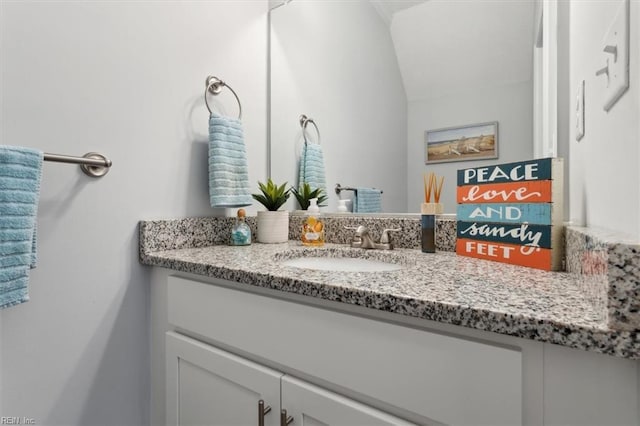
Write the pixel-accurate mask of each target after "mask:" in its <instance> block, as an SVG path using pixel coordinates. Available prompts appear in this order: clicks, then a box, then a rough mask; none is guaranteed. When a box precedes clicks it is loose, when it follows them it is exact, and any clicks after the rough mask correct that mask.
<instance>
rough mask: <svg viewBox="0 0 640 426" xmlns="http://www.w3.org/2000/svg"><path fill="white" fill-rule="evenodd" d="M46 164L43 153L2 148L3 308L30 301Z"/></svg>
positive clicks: (0, 292)
mask: <svg viewBox="0 0 640 426" xmlns="http://www.w3.org/2000/svg"><path fill="white" fill-rule="evenodd" d="M42 161H43V154H42V152H41V151H37V150H33V149H29V148H18V147H12V146H3V145H0V308H6V307H8V306H13V305H17V304H19V303H23V302H26V301H27V300H29V291H28V283H29V269H32V268H35V266H36V216H37V213H38V199H39V196H40V179H41V177H42Z"/></svg>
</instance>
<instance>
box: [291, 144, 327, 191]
mask: <svg viewBox="0 0 640 426" xmlns="http://www.w3.org/2000/svg"><path fill="white" fill-rule="evenodd" d="M303 183H308V184H309V186H310V187H311V189H316V188H320V189H322V191H323V192H324V194H325V195H328V194H327V184H326V180H325V173H324V157H323V155H322V147H321V146H320V145H319V144H315V143H314V144H312V143H307V142H305V143H304V145H303V146H302V153H301V154H300V170H299V172H298V187H300V186H301V185H302V184H303Z"/></svg>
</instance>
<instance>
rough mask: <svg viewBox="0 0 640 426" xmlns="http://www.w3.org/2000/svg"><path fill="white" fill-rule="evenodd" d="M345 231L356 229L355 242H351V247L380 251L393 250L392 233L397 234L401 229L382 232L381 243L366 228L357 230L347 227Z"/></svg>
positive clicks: (362, 227)
mask: <svg viewBox="0 0 640 426" xmlns="http://www.w3.org/2000/svg"><path fill="white" fill-rule="evenodd" d="M345 229H355V231H356V232H355V234H354V235H353V240H351V247H354V248H363V249H378V250H393V243H392V242H391V236H390V235H389V233H390V232H397V231H400V229H399V228H398V229H385V230H384V231H382V236H381V237H380V242H379V243H376V242H375V241H374V240H373V238H372V237H371V235H370V234H369V230H368V229H367V227H366V226H364V225H360V226H358V227H357V228H356V227H353V226H345Z"/></svg>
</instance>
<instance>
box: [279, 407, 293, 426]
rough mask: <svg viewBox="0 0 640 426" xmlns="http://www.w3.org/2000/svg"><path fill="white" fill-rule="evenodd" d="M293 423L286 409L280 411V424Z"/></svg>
mask: <svg viewBox="0 0 640 426" xmlns="http://www.w3.org/2000/svg"><path fill="white" fill-rule="evenodd" d="M291 423H293V417H291V416H287V410H282V411H281V412H280V426H287V425H290V424H291Z"/></svg>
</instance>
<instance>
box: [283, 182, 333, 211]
mask: <svg viewBox="0 0 640 426" xmlns="http://www.w3.org/2000/svg"><path fill="white" fill-rule="evenodd" d="M290 190H291V192H292V193H293V195H294V196H295V197H296V200H298V204H299V205H300V208H301V209H302V210H307V209H308V208H309V204H310V202H309V200H311V199H312V198H317V199H318V205H319V206H324V204H323V203H324V202H325V201H327V196H326V195H325V194H324V190H323V189H322V188H315V189H311V185H309V184H308V183H307V182H304V183H303V184H302V185H300V188H298V189H295V188H293V187H291V188H290Z"/></svg>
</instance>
